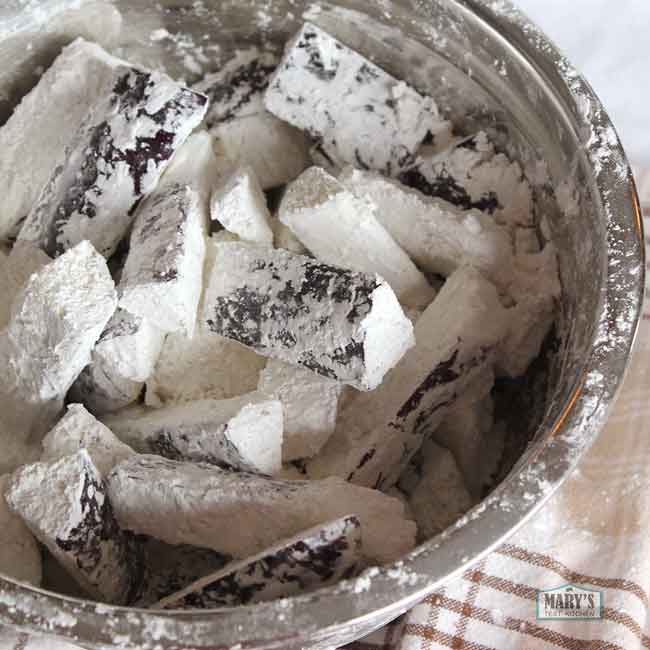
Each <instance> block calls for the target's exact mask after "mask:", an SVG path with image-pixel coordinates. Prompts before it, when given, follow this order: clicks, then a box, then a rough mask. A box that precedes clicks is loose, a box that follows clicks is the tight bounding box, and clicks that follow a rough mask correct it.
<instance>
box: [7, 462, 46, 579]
mask: <svg viewBox="0 0 650 650" xmlns="http://www.w3.org/2000/svg"><path fill="white" fill-rule="evenodd" d="M9 481H10V477H9V476H8V475H6V474H5V475H4V476H0V573H3V574H4V575H7V576H10V577H11V578H14V579H15V580H20V581H21V582H23V581H24V582H28V583H29V584H32V585H34V586H36V587H38V586H39V585H40V584H41V579H42V576H43V567H42V561H41V551H40V549H39V548H38V544H37V543H36V540H35V539H34V536H33V535H32V534H31V532H30V531H29V528H27V526H25V524H24V523H23V520H22V519H21V518H20V517H19V516H18V515H16V514H14V513H13V512H12V511H11V510H10V509H9V507H8V506H7V502H6V501H5V491H6V490H7V486H8V484H9Z"/></svg>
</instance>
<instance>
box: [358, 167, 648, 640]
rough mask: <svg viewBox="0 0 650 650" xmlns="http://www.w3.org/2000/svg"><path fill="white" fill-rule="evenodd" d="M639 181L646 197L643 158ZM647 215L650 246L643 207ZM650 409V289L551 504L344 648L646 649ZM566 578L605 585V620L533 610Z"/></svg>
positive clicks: (644, 201)
mask: <svg viewBox="0 0 650 650" xmlns="http://www.w3.org/2000/svg"><path fill="white" fill-rule="evenodd" d="M637 182H638V185H639V191H640V194H641V202H642V204H643V205H647V206H650V170H648V171H647V172H644V173H637ZM644 222H645V225H646V232H647V233H648V237H647V238H646V244H647V245H648V246H650V209H646V212H645V213H644ZM649 253H650V251H649ZM646 295H647V296H650V286H649V288H648V289H647V290H646ZM649 416H650V301H649V302H648V304H647V305H646V313H645V314H644V319H643V322H642V323H641V330H640V334H639V342H638V345H637V349H636V352H635V356H634V358H633V361H632V367H631V369H630V372H629V375H628V377H627V379H626V382H625V385H624V387H623V390H622V392H621V396H620V397H619V399H618V402H617V404H616V407H615V409H614V411H613V413H612V416H611V418H610V420H609V423H608V425H607V427H606V429H605V431H604V432H603V434H602V435H601V436H600V437H599V439H598V441H597V442H596V444H595V445H594V447H593V448H592V449H591V451H590V452H589V454H588V455H587V457H586V458H585V459H584V460H583V462H582V463H581V464H580V466H579V468H578V470H576V472H575V473H574V474H573V475H572V477H571V478H570V479H569V480H568V481H567V483H565V485H564V486H563V487H562V488H561V489H560V490H559V491H558V493H557V494H556V495H555V496H554V497H553V498H552V499H551V501H550V502H549V504H548V505H547V506H546V507H545V508H544V509H543V510H542V511H541V512H540V513H539V514H538V515H537V516H536V517H535V518H534V519H533V520H532V521H531V522H530V523H529V524H528V525H527V526H525V527H524V529H523V530H522V531H521V532H519V533H518V534H516V535H515V536H514V537H513V538H512V539H510V540H509V541H508V542H507V543H506V544H504V545H503V546H501V547H500V548H499V549H498V550H497V551H496V552H494V553H493V554H492V555H490V556H489V557H487V558H486V559H485V560H483V561H482V562H480V563H479V564H478V565H477V566H475V567H473V568H472V569H470V570H469V571H467V572H465V574H464V575H463V576H462V578H460V579H457V580H455V581H453V582H451V583H449V584H448V585H446V586H445V587H444V588H442V589H440V590H439V591H437V592H436V593H435V594H433V595H432V596H430V597H429V598H427V599H426V600H425V601H424V602H423V603H422V604H420V605H418V606H417V607H415V608H414V609H413V610H411V611H410V612H409V613H407V614H405V615H404V616H403V617H402V618H401V619H400V620H398V621H396V622H395V623H392V624H391V625H389V626H388V627H386V628H384V629H382V630H380V631H379V632H376V633H375V634H373V635H371V636H370V637H367V638H366V639H364V640H362V641H357V642H355V643H352V644H351V645H349V646H347V648H346V650H441V649H443V648H452V649H453V650H553V649H557V648H565V649H566V650H587V649H589V650H640V649H642V648H648V649H650V616H649V607H650V534H649V531H650V472H649V471H648V467H649V466H650V417H649ZM567 583H572V584H575V585H577V586H579V587H583V588H587V589H595V590H598V591H600V592H601V593H602V598H603V603H602V605H603V607H602V618H601V619H600V620H559V621H549V620H543V621H542V620H538V619H537V597H538V592H539V590H546V589H555V588H558V587H561V586H563V585H565V584H567Z"/></svg>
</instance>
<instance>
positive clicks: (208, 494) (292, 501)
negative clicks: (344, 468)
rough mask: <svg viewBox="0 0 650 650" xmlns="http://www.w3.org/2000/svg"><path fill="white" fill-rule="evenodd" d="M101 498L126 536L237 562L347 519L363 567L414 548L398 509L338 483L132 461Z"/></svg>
mask: <svg viewBox="0 0 650 650" xmlns="http://www.w3.org/2000/svg"><path fill="white" fill-rule="evenodd" d="M108 494H109V496H110V499H111V503H112V504H113V507H114V508H115V514H116V516H117V518H118V521H119V522H120V524H121V525H122V527H123V528H125V529H127V530H132V531H133V532H135V533H138V534H144V535H151V536H152V537H156V538H157V539H160V540H162V541H164V542H167V543H168V544H191V545H193V546H201V547H204V548H212V549H213V550H215V551H217V552H219V553H227V554H228V555H233V556H235V557H240V558H241V557H247V556H249V555H254V554H256V553H259V552H261V551H263V550H264V549H265V548H268V547H269V546H271V545H273V544H274V543H275V542H277V541H279V540H281V539H284V538H287V537H291V536H293V535H295V534H297V533H299V532H300V531H301V530H306V529H307V528H310V527H312V526H316V525H318V524H321V523H323V522H325V521H328V520H332V519H336V518H339V517H343V516H346V515H347V514H349V513H350V512H354V513H355V514H356V515H357V516H358V517H359V521H360V522H361V530H362V544H363V552H364V556H365V557H366V558H367V559H369V560H372V561H375V562H379V563H384V562H390V561H392V560H395V559H397V558H398V557H400V556H401V555H403V554H404V553H406V552H408V551H409V550H410V549H412V548H413V544H414V538H415V524H414V523H413V522H411V521H407V520H406V519H405V518H404V506H403V505H402V503H401V502H400V501H398V500H397V499H393V498H391V497H388V496H386V495H385V494H382V493H381V492H378V491H376V490H369V489H367V488H362V487H359V486H356V485H352V484H350V483H346V482H345V481H343V480H341V479H339V478H330V479H327V480H324V481H279V480H273V479H269V478H265V477H261V476H256V475H254V474H247V473H244V472H228V471H224V470H221V469H219V468H218V467H215V466H214V465H206V464H198V463H181V462H177V461H172V460H167V459H165V458H160V457H159V456H134V457H133V458H129V459H127V460H125V461H124V462H122V463H120V464H119V465H117V466H116V467H115V469H113V471H112V472H111V474H110V475H109V477H108Z"/></svg>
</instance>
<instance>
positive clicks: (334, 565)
mask: <svg viewBox="0 0 650 650" xmlns="http://www.w3.org/2000/svg"><path fill="white" fill-rule="evenodd" d="M361 566H362V555H361V524H360V522H359V519H358V518H357V517H355V516H353V515H350V516H348V517H344V518H342V519H337V520H336V521H331V522H328V523H326V524H322V525H320V526H316V527H314V528H312V529H310V530H306V531H304V532H302V533H299V534H298V535H296V536H295V537H293V538H292V539H289V540H284V541H282V542H279V543H278V544H276V545H275V546H273V547H272V548H269V549H266V550H264V551H262V553H260V554H258V555H256V556H254V557H251V558H247V559H246V560H242V561H241V562H233V563H231V564H228V565H227V566H225V567H224V568H223V569H221V570H220V571H218V572H216V573H213V574H212V575H208V576H204V577H202V578H201V579H200V580H197V581H196V582H194V583H192V584H190V585H189V586H187V587H185V588H184V589H182V590H180V591H179V592H178V593H175V594H172V595H170V596H169V597H167V598H164V599H163V600H161V602H159V603H158V605H157V606H158V607H161V608H164V609H183V608H193V609H209V608H213V607H235V606H237V605H248V604H252V603H257V602H260V601H264V600H272V599H274V598H286V597H288V596H292V595H294V594H300V593H305V592H306V591H309V590H310V589H316V588H319V587H326V586H327V585H330V584H333V583H335V582H337V581H338V580H341V579H343V578H349V577H352V576H353V575H354V574H355V573H356V571H358V570H359V569H360V568H361Z"/></svg>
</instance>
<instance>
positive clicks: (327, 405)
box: [258, 359, 343, 463]
mask: <svg viewBox="0 0 650 650" xmlns="http://www.w3.org/2000/svg"><path fill="white" fill-rule="evenodd" d="M258 389H259V391H260V392H261V393H263V394H264V395H267V396H268V397H269V398H273V399H277V400H280V402H281V404H282V413H283V416H284V436H283V442H282V460H283V462H285V463H286V462H288V461H291V460H297V459H300V458H311V457H312V456H315V455H316V454H317V453H318V452H319V451H320V450H321V449H322V447H323V445H324V444H325V443H326V442H327V441H328V440H329V438H330V436H331V435H332V434H333V433H334V430H335V428H336V417H337V414H338V405H339V397H340V395H341V391H342V389H343V386H342V385H341V384H339V383H338V382H336V381H334V380H332V379H327V377H322V376H321V375H318V374H316V373H315V372H312V371H311V370H308V369H306V368H299V367H298V366H292V365H289V364H287V363H283V362H282V361H277V360H275V359H270V360H269V362H268V363H267V364H266V368H264V370H262V372H261V373H260V379H259V384H258Z"/></svg>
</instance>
